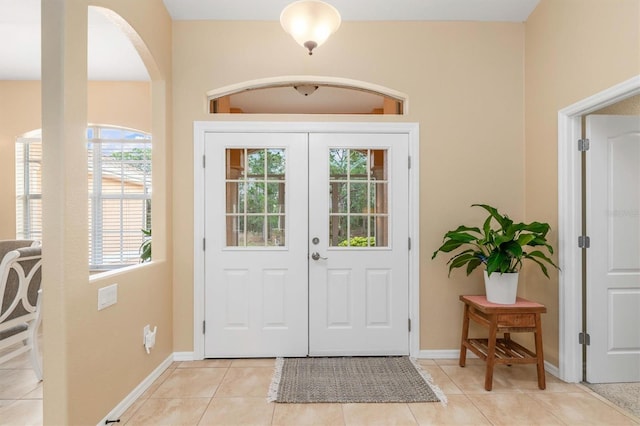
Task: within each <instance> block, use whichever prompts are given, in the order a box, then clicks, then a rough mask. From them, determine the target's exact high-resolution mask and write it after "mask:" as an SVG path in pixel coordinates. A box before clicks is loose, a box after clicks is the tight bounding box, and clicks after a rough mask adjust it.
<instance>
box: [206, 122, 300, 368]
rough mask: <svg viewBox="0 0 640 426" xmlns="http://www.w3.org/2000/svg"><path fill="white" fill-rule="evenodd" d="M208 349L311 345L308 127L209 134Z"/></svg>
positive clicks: (233, 352) (245, 352)
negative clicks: (302, 130)
mask: <svg viewBox="0 0 640 426" xmlns="http://www.w3.org/2000/svg"><path fill="white" fill-rule="evenodd" d="M205 155H206V159H207V160H206V161H207V165H206V168H205V179H204V181H205V191H204V192H205V238H206V240H205V241H206V250H205V300H206V309H205V321H206V333H205V357H207V358H216V357H260V356H268V357H272V356H304V355H306V354H307V349H308V339H307V334H308V328H307V322H308V313H307V307H308V305H307V299H308V284H307V277H308V273H307V265H308V263H307V232H306V230H307V201H306V200H307V176H308V171H307V134H306V133H302V134H297V133H207V134H206V136H205Z"/></svg>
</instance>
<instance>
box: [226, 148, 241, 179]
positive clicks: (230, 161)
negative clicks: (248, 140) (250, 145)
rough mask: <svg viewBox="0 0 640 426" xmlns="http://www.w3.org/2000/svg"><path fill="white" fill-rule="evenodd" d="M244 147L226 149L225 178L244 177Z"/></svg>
mask: <svg viewBox="0 0 640 426" xmlns="http://www.w3.org/2000/svg"><path fill="white" fill-rule="evenodd" d="M244 151H245V150H244V149H227V173H226V177H227V180H229V179H242V178H243V177H244V154H245V152H244Z"/></svg>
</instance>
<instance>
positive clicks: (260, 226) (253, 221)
mask: <svg viewBox="0 0 640 426" xmlns="http://www.w3.org/2000/svg"><path fill="white" fill-rule="evenodd" d="M264 245H265V238H264V216H247V246H264Z"/></svg>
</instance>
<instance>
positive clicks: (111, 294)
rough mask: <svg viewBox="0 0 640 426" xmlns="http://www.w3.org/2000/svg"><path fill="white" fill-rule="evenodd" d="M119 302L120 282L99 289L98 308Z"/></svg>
mask: <svg viewBox="0 0 640 426" xmlns="http://www.w3.org/2000/svg"><path fill="white" fill-rule="evenodd" d="M117 302H118V284H111V285H109V286H106V287H102V288H99V289H98V310H99V311H100V310H102V309H104V308H106V307H108V306H111V305H115V304H116V303H117Z"/></svg>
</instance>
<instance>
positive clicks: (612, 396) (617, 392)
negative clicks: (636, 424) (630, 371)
mask: <svg viewBox="0 0 640 426" xmlns="http://www.w3.org/2000/svg"><path fill="white" fill-rule="evenodd" d="M584 384H585V385H586V386H587V387H589V388H590V389H591V390H592V391H594V392H595V393H597V394H598V395H600V396H602V397H604V398H605V399H608V400H609V401H611V402H613V403H614V404H616V405H617V406H618V407H620V408H624V409H625V410H627V411H630V412H631V413H632V414H633V415H635V416H636V417H640V382H632V383H586V382H585V383H584Z"/></svg>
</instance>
